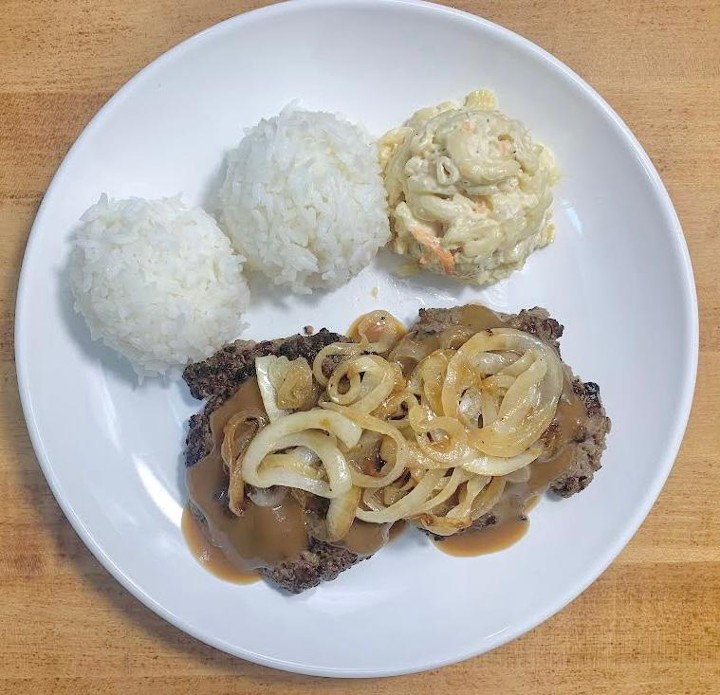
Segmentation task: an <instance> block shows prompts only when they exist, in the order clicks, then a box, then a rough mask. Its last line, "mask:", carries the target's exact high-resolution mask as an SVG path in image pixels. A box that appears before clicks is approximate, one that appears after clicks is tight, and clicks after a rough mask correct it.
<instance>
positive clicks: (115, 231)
mask: <svg viewBox="0 0 720 695" xmlns="http://www.w3.org/2000/svg"><path fill="white" fill-rule="evenodd" d="M80 223H81V224H80V226H79V228H78V229H77V231H76V233H75V236H74V239H73V249H72V252H71V255H70V263H69V277H70V286H71V288H72V292H73V295H74V297H75V309H76V310H77V311H78V312H79V313H80V314H82V316H83V318H84V319H85V321H86V322H87V325H88V327H89V329H90V333H91V335H92V338H93V339H94V340H98V339H100V340H102V341H103V342H104V343H105V344H106V345H108V346H110V347H111V348H114V349H115V350H117V351H118V352H119V353H120V354H122V355H124V356H125V357H127V359H128V360H130V362H131V363H132V366H133V368H134V369H135V372H136V373H137V374H138V376H139V377H141V378H142V377H144V376H153V375H158V374H167V375H168V376H170V377H173V378H175V377H177V376H179V375H180V373H181V371H182V368H183V367H184V366H185V365H186V364H187V363H188V362H191V361H197V360H201V359H204V358H206V357H209V356H210V355H211V354H212V353H213V352H215V351H216V350H217V349H219V348H220V347H222V346H223V345H224V344H225V343H227V342H229V341H230V340H233V339H235V338H237V335H238V333H240V331H241V330H242V329H243V327H244V323H243V321H242V315H243V312H244V311H245V310H246V309H247V307H248V304H249V293H248V288H247V284H246V282H245V279H244V277H243V274H242V270H243V263H244V260H245V259H244V258H243V257H242V256H239V255H238V254H236V253H234V252H233V249H232V247H231V245H230V242H229V241H228V239H227V237H226V236H225V235H224V234H223V233H222V231H221V230H220V229H219V228H218V226H217V224H216V222H215V220H214V219H213V218H212V217H211V216H210V215H208V214H207V213H206V212H204V211H203V210H202V209H201V208H190V207H187V206H186V205H184V204H183V203H182V202H181V200H180V199H179V198H164V199H161V200H144V199H141V198H129V199H127V200H112V199H108V198H107V196H105V195H103V196H101V198H100V200H99V201H98V202H97V203H96V204H95V205H93V206H92V207H91V208H90V209H89V210H88V211H87V212H86V213H85V214H84V215H83V216H82V217H81V219H80Z"/></svg>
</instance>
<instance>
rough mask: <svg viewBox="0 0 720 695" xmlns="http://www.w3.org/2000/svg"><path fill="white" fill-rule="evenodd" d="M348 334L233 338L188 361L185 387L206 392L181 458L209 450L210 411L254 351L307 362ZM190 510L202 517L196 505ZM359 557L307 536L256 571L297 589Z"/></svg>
mask: <svg viewBox="0 0 720 695" xmlns="http://www.w3.org/2000/svg"><path fill="white" fill-rule="evenodd" d="M349 340H350V339H349V338H346V337H345V336H343V335H339V334H337V333H331V332H330V331H328V330H326V329H324V328H323V329H322V330H321V331H319V332H318V333H316V334H315V335H311V336H301V335H293V336H291V337H289V338H280V339H277V340H266V341H263V342H261V343H255V342H253V341H251V340H237V341H235V342H234V343H230V344H229V345H226V346H225V347H223V348H222V349H220V350H218V352H216V353H215V354H214V355H213V356H212V357H209V358H208V359H206V360H203V361H202V362H195V363H193V364H190V365H188V366H187V367H186V368H185V371H184V372H183V379H184V380H185V382H186V383H187V385H188V387H189V388H190V393H191V394H192V395H193V396H194V397H195V398H198V399H205V398H207V403H206V405H205V407H204V408H203V410H202V411H201V412H200V413H198V414H197V415H193V416H192V417H191V418H190V423H189V428H188V434H187V438H186V440H185V443H186V452H185V464H186V465H187V466H193V465H195V464H196V463H197V462H198V461H199V460H200V459H202V458H203V457H204V456H207V454H209V453H210V451H211V449H212V446H213V442H212V436H211V433H210V414H211V413H212V412H213V411H214V410H215V409H216V408H218V407H219V406H220V405H222V403H223V402H224V401H226V400H227V399H228V398H230V397H231V396H232V395H233V394H234V393H235V391H237V389H238V388H240V385H241V384H242V383H243V382H244V381H245V380H246V379H249V378H250V377H254V376H255V358H256V357H262V356H264V355H270V354H272V355H278V356H280V355H284V356H285V357H287V358H288V359H289V360H294V359H297V358H298V357H304V358H305V359H306V360H307V361H308V362H309V363H310V364H311V365H312V363H313V360H314V359H315V356H316V355H317V354H318V352H320V350H322V348H324V347H325V346H326V345H330V343H337V342H349ZM194 511H195V513H196V515H199V516H200V517H202V514H201V513H200V510H197V509H195V510H194ZM363 559H365V557H364V556H363V557H361V556H359V555H355V553H351V552H350V551H349V550H346V549H345V548H338V547H337V546H334V545H329V544H328V543H323V542H322V541H319V540H316V539H314V538H311V539H310V544H309V546H308V548H307V550H304V551H303V552H302V553H301V554H300V556H299V557H298V558H297V559H296V560H294V561H292V562H289V561H288V562H283V563H282V564H280V565H278V566H277V567H273V568H271V569H269V568H262V569H260V570H259V571H260V573H261V574H262V575H263V576H264V577H266V578H267V579H269V580H270V581H271V582H273V583H275V584H277V585H278V586H280V587H281V588H283V589H285V590H286V591H289V592H291V593H293V594H298V593H300V592H301V591H305V590H306V589H311V588H312V587H314V586H317V585H318V584H320V583H321V582H328V581H330V580H332V579H335V577H337V576H338V575H339V574H340V573H341V572H344V571H345V570H346V569H349V568H350V567H352V566H353V565H354V564H356V563H357V562H360V560H363Z"/></svg>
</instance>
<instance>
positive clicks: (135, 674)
mask: <svg viewBox="0 0 720 695" xmlns="http://www.w3.org/2000/svg"><path fill="white" fill-rule="evenodd" d="M263 4H266V3H264V2H252V1H249V0H235V1H233V0H213V1H212V2H207V1H206V0H123V1H122V2H117V1H116V0H112V1H111V0H52V1H48V0H0V249H1V251H2V253H1V255H0V273H1V284H0V292H2V295H1V296H2V300H1V304H0V307H1V314H0V319H1V321H2V323H1V324H0V326H1V330H0V341H1V342H0V350H1V351H0V360H1V362H0V369H1V370H2V371H1V375H2V390H1V391H0V393H1V397H2V401H1V403H0V650H1V652H0V653H1V656H0V692H2V693H5V692H8V693H51V692H52V693H84V692H93V693H124V692H132V693H193V694H194V695H201V694H204V693H231V692H232V693H255V692H258V693H316V692H323V693H355V692H373V693H407V694H410V693H412V694H413V695H424V694H426V693H427V694H428V695H429V694H431V693H432V694H433V695H434V694H435V693H445V692H454V693H458V694H459V693H473V694H476V693H486V692H487V693H495V694H501V695H502V694H506V693H519V694H522V695H528V693H533V694H542V693H552V694H554V695H557V694H565V693H613V694H615V693H628V694H633V695H639V694H643V693H647V694H648V695H658V694H663V695H664V694H667V693H693V694H694V693H711V692H712V693H720V514H718V510H717V499H718V494H719V493H720V425H719V424H718V420H719V419H720V406H719V405H718V403H720V329H719V328H718V324H720V270H719V269H720V183H718V182H719V181H720V3H719V2H718V0H705V1H701V0H672V1H667V2H662V3H661V2H654V1H652V0H636V1H635V2H628V0H545V1H544V2H529V0H487V1H481V0H465V1H464V2H456V3H452V4H454V5H456V6H457V7H460V8H462V9H465V10H468V11H470V12H474V13H476V14H480V15H482V16H484V17H486V18H488V19H491V20H493V21H495V22H498V23H500V24H502V25H504V26H506V27H509V28H510V29H513V30H515V31H517V32H519V33H520V34H522V35H524V36H526V37H528V38H530V39H531V40H533V41H535V42H536V43H538V44H539V45H540V46H542V47H544V48H546V49H547V50H549V51H551V52H552V53H554V54H555V55H556V56H557V57H558V58H560V59H561V60H563V61H564V62H565V63H567V64H568V65H569V66H570V67H571V68H573V69H574V70H576V71H577V72H579V73H580V75H582V76H583V77H584V78H585V79H586V80H588V81H589V82H590V84H591V85H593V86H594V87H595V88H596V89H597V90H598V91H599V92H600V93H601V94H602V95H603V96H604V97H605V98H606V99H607V100H608V101H609V102H610V104H611V105H612V106H613V107H614V108H615V109H616V110H617V111H618V113H619V114H620V115H621V116H622V118H624V119H625V121H626V122H627V123H628V124H629V125H630V127H631V128H632V130H633V131H634V132H635V134H636V135H637V136H638V138H639V139H640V141H641V142H642V143H643V145H644V146H645V148H646V150H647V151H648V153H649V154H650V156H651V157H652V159H653V161H654V162H655V164H656V165H657V167H658V169H659V171H660V174H661V176H662V177H663V179H664V181H665V184H666V185H667V187H668V189H669V191H670V195H671V196H672V198H673V201H674V202H675V205H676V207H677V211H678V213H679V215H680V219H681V221H682V224H683V227H684V229H685V235H686V237H687V241H688V244H689V246H690V253H691V255H692V259H693V263H694V267H695V274H696V280H697V289H698V296H699V300H700V314H701V354H700V371H699V375H698V387H697V393H696V396H695V404H694V410H693V414H692V418H691V421H690V426H689V428H688V432H687V436H686V438H685V442H684V445H683V447H682V451H681V453H680V456H679V458H678V461H677V463H676V465H675V468H674V470H673V472H672V475H671V476H670V479H669V481H668V483H667V485H666V487H665V489H664V491H663V493H662V495H661V496H660V499H659V500H658V502H657V504H656V505H655V507H654V509H653V510H652V512H651V514H650V516H649V517H648V519H647V521H646V522H645V523H644V525H643V526H642V528H641V529H640V531H639V532H638V534H637V535H636V537H635V538H634V539H633V540H632V542H631V543H630V545H629V546H628V547H627V549H626V550H625V551H624V552H623V553H622V554H621V555H620V557H619V558H618V559H617V560H616V561H615V562H614V563H613V565H612V566H611V567H610V569H608V570H607V571H606V572H605V574H603V575H602V577H600V579H598V581H597V582H595V584H593V585H592V586H591V587H590V588H589V589H588V590H587V591H586V592H585V593H584V594H583V595H582V596H581V597H580V598H579V599H577V600H576V601H575V602H574V603H572V604H571V605H570V606H568V607H567V608H566V609H565V610H563V611H562V612H561V613H559V614H558V615H556V616H555V617H553V618H551V619H550V620H548V621H547V622H546V623H545V624H544V625H542V626H541V627H539V628H537V629H536V630H534V631H532V632H531V633H530V634H528V635H526V636H525V637H523V638H521V639H518V640H516V641H515V642H513V643H511V644H509V645H507V646H505V647H502V648H501V649H498V650H496V651H494V652H492V653H490V654H486V655H484V656H482V657H479V658H476V659H473V660H470V661H467V662H465V663H461V664H457V665H455V666H450V667H447V668H444V669H441V670H438V671H433V672H429V673H425V674H420V675H416V676H409V677H402V678H393V679H386V680H375V681H364V682H363V681H353V682H350V681H344V682H343V681H330V680H322V679H316V678H307V677H302V676H294V675H289V674H285V673H281V672H277V671H272V670H270V669H267V668H263V667H260V666H255V665H253V664H250V663H247V662H244V661H242V660H240V659H235V658H233V657H230V656H227V655H225V654H223V653H221V652H218V651H216V650H214V649H212V648H210V647H207V646H205V645H203V644H201V643H200V642H198V641H196V640H194V639H193V638H191V637H188V636H187V635H185V634H183V633H182V632H180V631H179V630H177V629H176V628H174V627H172V626H170V625H169V624H167V623H165V622H164V621H163V620H162V619H160V618H159V617H157V616H156V615H155V614H153V613H151V612H150V611H149V610H148V609H146V608H145V607H144V606H142V605H141V604H140V603H139V602H138V601H137V600H135V599H134V598H133V597H132V596H131V595H130V594H129V593H127V592H126V591H125V590H124V589H123V588H122V587H121V586H120V585H119V584H118V583H117V582H116V581H115V580H114V579H113V578H112V577H111V576H110V575H109V574H108V573H107V572H106V571H105V570H104V569H103V568H102V567H101V566H100V564H99V563H98V562H97V561H96V560H95V558H94V557H93V556H92V555H91V554H90V552H89V551H88V550H87V549H86V548H85V546H84V545H83V544H82V542H81V541H80V540H79V538H78V537H77V536H76V534H75V532H74V531H73V530H72V528H71V527H70V525H69V524H68V523H67V521H66V520H65V518H64V517H63V514H62V512H61V511H60V509H59V507H58V505H57V503H56V502H55V500H54V498H53V496H52V494H51V493H50V490H49V489H48V487H47V484H46V483H45V480H44V478H43V476H42V473H41V472H40V468H39V467H38V464H37V462H36V460H35V457H34V455H33V450H32V447H31V445H30V441H29V439H28V435H27V431H26V429H25V423H24V421H23V417H22V413H21V410H20V403H19V398H18V394H17V385H16V378H15V365H14V359H13V358H14V355H13V315H14V305H15V294H16V288H17V281H18V274H19V271H20V264H21V261H22V256H23V251H24V248H25V243H26V240H27V237H28V233H29V229H30V225H31V223H32V221H33V217H34V215H35V212H36V210H37V207H38V205H39V203H40V201H41V199H42V196H43V193H44V191H45V189H46V187H47V185H48V183H49V182H50V179H51V177H52V175H53V174H54V172H55V170H56V168H57V166H58V165H59V163H60V162H61V160H62V158H63V157H64V155H65V153H66V151H67V149H68V148H69V147H70V145H71V144H72V142H73V141H74V140H75V138H76V137H77V136H78V135H79V134H80V132H81V131H82V129H83V128H84V126H85V125H86V123H87V122H88V120H89V119H90V118H91V117H92V115H93V114H94V113H95V112H96V111H97V109H98V108H99V107H100V106H101V105H102V104H103V103H104V102H105V101H106V100H107V99H108V98H109V97H110V96H111V95H112V94H113V92H115V90H116V89H117V88H118V87H120V85H122V84H123V83H124V82H125V81H126V80H127V79H128V78H129V77H131V76H132V75H133V74H134V73H135V72H137V71H138V70H139V69H140V68H142V67H143V66H144V65H146V64H147V63H148V62H149V61H151V60H152V59H154V58H155V57H157V56H158V55H160V54H161V53H162V52H163V51H165V50H166V49H168V48H170V47H171V46H173V45H175V44H176V43H178V42H179V41H181V40H182V39H184V38H186V37H188V36H190V35H191V34H194V33H195V32H197V31H199V30H201V29H205V28H206V27H208V26H210V25H212V24H214V23H215V22H218V21H220V20H222V19H225V18H227V17H230V16H232V15H235V14H238V13H240V12H243V11H246V10H249V9H252V8H254V7H257V6H260V5H263ZM60 405H61V404H60ZM608 513H611V511H610V510H608Z"/></svg>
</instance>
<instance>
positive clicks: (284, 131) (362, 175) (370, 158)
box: [218, 105, 390, 294]
mask: <svg viewBox="0 0 720 695" xmlns="http://www.w3.org/2000/svg"><path fill="white" fill-rule="evenodd" d="M218 203H219V212H220V215H219V220H220V223H221V225H223V229H224V230H225V231H226V232H227V234H228V236H229V237H230V239H231V240H232V243H233V245H234V246H235V248H236V249H237V251H238V252H239V253H241V254H242V255H243V256H245V257H246V258H247V263H248V268H250V269H252V270H255V271H258V272H261V273H263V274H264V275H265V276H267V277H268V278H269V279H270V280H271V281H272V282H274V283H275V284H277V285H283V286H286V287H289V288H290V289H291V290H292V291H293V292H298V293H303V294H308V293H310V292H311V291H312V290H313V289H319V288H322V289H333V288H335V287H338V286H340V285H342V284H343V283H345V282H347V281H348V280H349V279H350V278H352V277H353V276H354V275H357V273H359V272H360V271H361V270H362V269H363V268H364V267H365V266H367V265H368V264H369V263H370V261H372V259H373V258H374V257H375V254H376V253H377V251H378V249H379V248H380V247H381V246H383V245H384V244H386V243H387V241H388V240H389V238H390V224H389V221H388V216H387V205H386V200H385V187H384V184H383V180H382V176H381V174H380V165H379V163H378V152H377V146H376V144H375V143H374V142H373V141H372V140H371V138H370V137H369V136H368V135H367V134H366V133H365V132H364V131H363V130H362V129H360V128H359V127H358V126H356V125H354V124H352V123H350V122H349V121H346V120H343V119H341V118H338V117H337V116H334V115H333V114H329V113H322V112H315V111H304V110H300V109H297V108H295V107H294V106H292V105H291V106H288V107H286V108H285V109H283V110H282V111H281V112H280V114H279V115H277V116H275V117H273V118H270V119H267V120H262V121H260V123H259V124H258V125H257V126H255V127H254V128H251V129H249V130H248V131H247V133H246V135H245V137H244V138H243V140H242V141H241V142H240V144H239V146H238V147H237V149H235V150H233V151H232V152H230V154H229V155H228V158H227V173H226V176H225V181H224V183H223V185H222V188H221V190H220V194H219V200H218Z"/></svg>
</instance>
